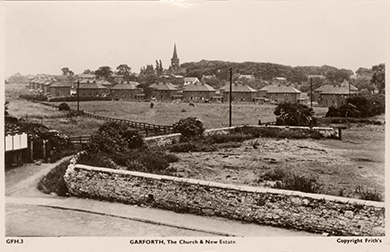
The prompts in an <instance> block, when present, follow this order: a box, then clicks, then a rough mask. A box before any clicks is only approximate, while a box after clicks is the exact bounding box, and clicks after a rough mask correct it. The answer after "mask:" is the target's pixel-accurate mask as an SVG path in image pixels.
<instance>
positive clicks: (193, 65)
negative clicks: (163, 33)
mask: <svg viewBox="0 0 390 252" xmlns="http://www.w3.org/2000/svg"><path fill="white" fill-rule="evenodd" d="M181 67H183V68H186V71H187V74H186V76H188V77H197V78H198V79H199V80H201V79H202V77H203V76H205V75H208V76H213V77H214V78H211V79H207V82H208V84H210V85H211V86H213V87H215V88H219V87H221V86H224V85H225V84H226V83H228V81H229V79H230V69H231V68H232V69H234V73H235V75H234V76H239V75H238V74H244V75H253V76H254V80H245V79H244V80H241V81H243V82H244V84H248V85H249V86H251V87H253V88H256V89H260V88H262V87H264V86H265V85H267V83H271V82H272V79H273V78H274V77H285V78H286V79H287V81H288V82H289V83H292V84H293V86H295V87H296V88H298V89H299V90H301V91H302V92H309V91H310V89H311V88H313V90H315V89H316V88H318V87H320V86H322V85H327V84H330V85H334V84H340V83H342V82H343V81H344V80H347V81H349V82H350V83H351V84H352V85H355V86H356V87H357V88H358V89H359V90H360V91H361V92H363V93H367V94H370V93H373V92H374V90H375V89H377V90H379V93H384V91H385V64H379V65H375V66H373V67H372V68H371V69H368V68H363V67H361V68H359V69H358V70H356V72H355V73H356V78H350V76H352V75H353V71H351V70H348V69H338V68H336V67H332V66H327V65H324V66H297V67H291V66H286V65H280V64H273V63H261V62H242V63H237V62H228V61H216V60H214V61H210V60H201V61H199V62H188V63H184V64H182V65H181ZM61 70H62V72H63V75H67V76H72V75H73V74H74V73H73V72H72V71H71V70H70V69H69V68H68V67H64V68H62V69H61ZM84 73H88V74H95V75H96V77H97V78H103V79H106V80H107V81H110V82H114V81H115V78H114V77H113V75H114V74H115V75H116V76H119V77H121V78H122V79H123V80H125V81H138V82H140V83H142V84H145V86H149V85H151V84H152V83H155V82H156V81H157V80H158V78H159V77H160V76H161V75H162V74H163V73H164V68H163V65H162V62H161V60H156V65H155V66H153V64H148V65H146V66H144V67H142V68H141V69H140V73H139V75H138V77H137V76H136V75H135V74H134V73H132V72H131V67H129V66H128V65H127V64H120V65H119V66H118V67H117V68H116V71H115V72H114V71H113V70H112V69H111V68H110V67H109V66H101V67H99V68H98V69H97V70H95V71H91V70H89V69H87V70H85V71H84ZM310 75H321V76H323V78H314V79H312V80H310V79H309V78H308V77H309V76H310ZM234 78H235V77H234Z"/></svg>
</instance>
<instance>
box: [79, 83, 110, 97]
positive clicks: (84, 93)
mask: <svg viewBox="0 0 390 252" xmlns="http://www.w3.org/2000/svg"><path fill="white" fill-rule="evenodd" d="M78 89H79V92H80V97H99V96H105V95H108V94H109V90H108V88H106V87H105V86H103V85H101V84H98V83H96V82H95V81H94V82H92V83H90V82H89V81H87V83H81V82H80V87H79V88H78ZM76 94H77V90H76Z"/></svg>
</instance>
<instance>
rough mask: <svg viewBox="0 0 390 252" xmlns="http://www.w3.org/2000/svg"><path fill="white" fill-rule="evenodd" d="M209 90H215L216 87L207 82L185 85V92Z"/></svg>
mask: <svg viewBox="0 0 390 252" xmlns="http://www.w3.org/2000/svg"><path fill="white" fill-rule="evenodd" d="M195 91H208V92H215V89H214V88H213V87H212V86H210V85H208V84H206V83H199V82H198V83H192V84H189V85H186V86H184V87H183V92H195Z"/></svg>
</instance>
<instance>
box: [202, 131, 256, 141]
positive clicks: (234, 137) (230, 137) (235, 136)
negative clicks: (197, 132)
mask: <svg viewBox="0 0 390 252" xmlns="http://www.w3.org/2000/svg"><path fill="white" fill-rule="evenodd" d="M253 137H254V136H253V135H251V134H243V133H231V134H224V135H212V136H210V137H207V140H208V141H209V142H211V143H228V142H244V141H245V140H248V139H251V138H253Z"/></svg>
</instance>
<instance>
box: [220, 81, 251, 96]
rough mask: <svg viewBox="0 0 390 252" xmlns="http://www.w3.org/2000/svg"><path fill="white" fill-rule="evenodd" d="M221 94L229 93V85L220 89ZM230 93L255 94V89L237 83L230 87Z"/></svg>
mask: <svg viewBox="0 0 390 252" xmlns="http://www.w3.org/2000/svg"><path fill="white" fill-rule="evenodd" d="M221 90H223V92H229V91H230V84H226V85H225V86H224V87H222V88H221ZM232 92H240V93H255V92H257V90H256V89H253V88H251V87H250V86H248V85H244V84H242V83H239V82H235V83H233V85H232Z"/></svg>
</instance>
